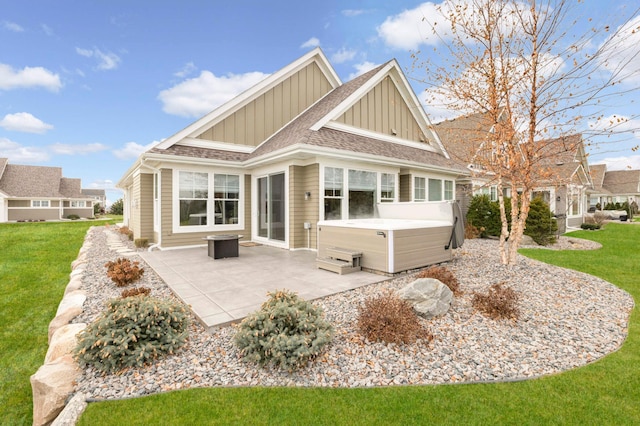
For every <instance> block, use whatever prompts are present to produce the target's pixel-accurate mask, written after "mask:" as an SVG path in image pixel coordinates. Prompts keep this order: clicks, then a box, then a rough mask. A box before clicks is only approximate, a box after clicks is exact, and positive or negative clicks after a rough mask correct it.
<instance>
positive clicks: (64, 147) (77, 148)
mask: <svg viewBox="0 0 640 426" xmlns="http://www.w3.org/2000/svg"><path fill="white" fill-rule="evenodd" d="M106 149H107V146H106V145H103V144H101V143H88V144H78V145H72V144H67V143H54V144H53V145H51V151H53V152H54V153H56V154H61V155H78V154H79V155H85V154H91V153H93V152H100V151H104V150H106Z"/></svg>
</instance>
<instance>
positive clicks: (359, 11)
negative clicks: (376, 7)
mask: <svg viewBox="0 0 640 426" xmlns="http://www.w3.org/2000/svg"><path fill="white" fill-rule="evenodd" d="M363 13H366V10H364V9H345V10H343V11H342V14H343V15H344V16H347V17H349V18H351V17H353V16H358V15H362V14H363Z"/></svg>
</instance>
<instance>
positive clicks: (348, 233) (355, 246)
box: [318, 225, 389, 272]
mask: <svg viewBox="0 0 640 426" xmlns="http://www.w3.org/2000/svg"><path fill="white" fill-rule="evenodd" d="M379 232H381V231H377V230H375V229H362V228H347V227H339V226H331V225H319V226H318V257H327V248H330V247H339V248H343V249H348V250H354V251H361V252H362V267H363V268H368V269H373V270H376V271H384V272H389V249H388V236H387V232H386V231H382V232H384V236H382V235H378V233H379Z"/></svg>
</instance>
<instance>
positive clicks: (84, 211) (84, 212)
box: [62, 207, 93, 218]
mask: <svg viewBox="0 0 640 426" xmlns="http://www.w3.org/2000/svg"><path fill="white" fill-rule="evenodd" d="M72 214H74V215H76V216H79V217H85V218H86V217H93V208H86V207H85V208H80V207H78V208H76V207H73V208H68V207H67V208H64V209H63V210H62V217H67V216H69V215H72Z"/></svg>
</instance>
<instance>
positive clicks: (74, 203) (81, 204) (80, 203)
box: [69, 200, 86, 208]
mask: <svg viewBox="0 0 640 426" xmlns="http://www.w3.org/2000/svg"><path fill="white" fill-rule="evenodd" d="M69 204H70V207H75V208H79V207H86V204H85V202H84V201H73V200H72V201H71V203H69Z"/></svg>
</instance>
